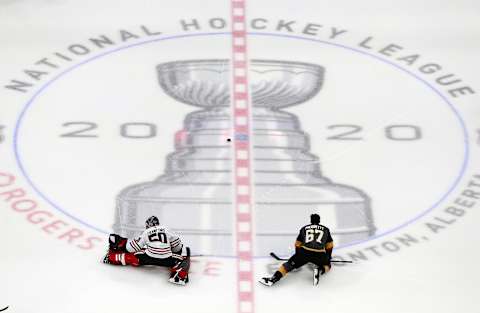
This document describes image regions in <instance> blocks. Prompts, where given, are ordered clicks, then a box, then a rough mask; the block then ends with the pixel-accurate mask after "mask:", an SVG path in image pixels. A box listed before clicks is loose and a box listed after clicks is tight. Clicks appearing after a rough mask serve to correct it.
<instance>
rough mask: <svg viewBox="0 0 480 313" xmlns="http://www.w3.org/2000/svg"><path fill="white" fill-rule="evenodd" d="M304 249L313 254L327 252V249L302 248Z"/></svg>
mask: <svg viewBox="0 0 480 313" xmlns="http://www.w3.org/2000/svg"><path fill="white" fill-rule="evenodd" d="M302 248H303V249H305V250H308V251H313V252H325V249H313V248H309V247H305V246H302Z"/></svg>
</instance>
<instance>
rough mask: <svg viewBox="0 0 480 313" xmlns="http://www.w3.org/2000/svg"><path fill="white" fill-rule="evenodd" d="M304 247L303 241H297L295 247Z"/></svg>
mask: <svg viewBox="0 0 480 313" xmlns="http://www.w3.org/2000/svg"><path fill="white" fill-rule="evenodd" d="M302 245H303V242H301V241H298V240H297V241H295V247H297V248H300V247H301V246H302Z"/></svg>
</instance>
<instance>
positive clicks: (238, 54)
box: [231, 0, 255, 313]
mask: <svg viewBox="0 0 480 313" xmlns="http://www.w3.org/2000/svg"><path fill="white" fill-rule="evenodd" d="M231 23H232V64H231V69H232V91H231V94H232V104H233V105H232V130H233V135H234V136H233V140H234V149H233V152H234V153H233V158H234V175H235V176H234V179H233V181H234V184H233V185H234V188H235V189H234V195H235V196H234V197H235V202H234V206H235V207H234V208H235V221H236V222H235V238H236V253H237V254H236V255H237V293H238V294H237V300H238V301H237V312H238V313H253V312H254V311H255V301H254V300H255V297H254V292H253V259H252V255H253V240H252V238H253V235H252V234H253V224H252V220H253V218H252V204H253V201H252V199H253V197H252V192H253V185H252V180H251V174H252V168H251V166H252V164H251V163H252V162H251V160H252V159H251V156H252V154H251V145H250V139H251V138H252V137H251V125H250V97H249V91H248V54H247V38H246V23H245V0H232V1H231Z"/></svg>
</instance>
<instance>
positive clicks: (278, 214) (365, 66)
mask: <svg viewBox="0 0 480 313" xmlns="http://www.w3.org/2000/svg"><path fill="white" fill-rule="evenodd" d="M254 21H255V22H253V21H252V23H251V27H253V28H255V27H260V26H262V25H263V26H265V27H267V26H266V25H268V23H270V22H271V23H273V21H269V20H268V19H260V18H257V19H254ZM180 25H184V24H180ZM222 25H223V24H222ZM282 25H283V26H282V28H279V29H278V30H277V33H262V32H260V31H261V29H256V30H257V31H258V32H254V33H251V34H249V36H248V40H249V47H250V53H249V58H250V59H249V60H245V62H248V65H249V67H248V72H247V73H243V75H245V76H248V86H247V87H246V88H248V91H249V97H250V98H249V99H246V101H247V100H248V101H250V102H248V103H249V108H250V116H249V120H248V121H247V120H246V119H245V117H242V118H238V119H237V118H236V117H235V116H234V115H233V114H232V112H233V111H232V99H231V98H232V94H234V93H237V92H240V93H241V92H244V91H242V90H237V89H235V88H233V87H232V86H233V85H232V59H231V50H230V48H231V42H230V37H229V34H227V33H207V32H206V33H202V32H199V30H198V29H197V30H196V32H193V31H192V30H191V29H190V28H188V27H184V31H185V32H186V34H182V35H178V36H166V35H165V34H162V33H161V32H157V31H153V30H152V29H153V28H149V27H146V26H142V27H141V28H139V29H140V30H142V32H143V33H144V34H145V38H142V37H141V36H140V35H139V34H140V31H138V34H137V35H136V36H134V35H133V34H134V32H133V31H131V32H129V35H128V36H127V33H126V31H125V30H124V31H123V32H121V34H122V36H121V38H122V40H123V41H124V42H126V41H129V42H128V44H126V43H125V44H123V42H122V43H118V44H119V45H120V44H123V45H121V46H119V47H116V48H115V49H113V48H112V49H111V50H109V51H107V50H106V49H108V48H110V46H113V45H115V44H116V43H115V42H114V40H113V39H111V38H107V37H105V36H104V37H101V38H100V37H99V38H92V39H91V40H90V41H88V42H86V43H84V44H82V46H84V47H85V49H83V51H85V53H84V54H82V55H80V54H78V55H75V53H73V52H72V53H70V52H69V51H70V50H66V51H59V52H56V54H55V55H57V56H58V55H62V56H63V58H62V59H61V60H60V59H58V58H57V59H58V60H57V63H58V64H56V63H55V67H53V66H51V65H50V68H51V70H52V71H53V70H55V71H58V72H57V76H55V77H54V78H51V79H50V80H48V81H45V84H44V85H43V86H41V87H40V88H39V89H38V90H37V91H35V93H33V92H32V95H31V98H29V100H28V101H27V102H26V103H25V105H24V106H23V109H22V111H21V114H19V119H18V121H17V125H15V128H14V129H15V135H14V136H13V137H14V144H13V146H14V149H15V151H14V154H15V156H16V158H17V163H18V164H19V168H20V170H21V174H22V175H24V176H25V177H26V181H27V182H28V183H29V184H30V185H31V186H32V188H33V189H34V191H35V192H36V194H37V195H39V196H40V197H41V198H42V199H43V200H45V203H47V204H48V205H51V206H52V207H54V208H56V209H57V210H58V211H59V212H61V213H62V214H65V216H67V217H68V218H71V219H72V220H74V221H75V223H79V224H81V225H83V226H85V227H86V228H89V229H90V230H94V231H96V232H98V233H110V232H111V230H112V225H113V231H114V232H116V233H119V234H120V235H122V236H133V235H134V234H138V233H139V231H140V230H141V229H143V223H144V221H145V218H146V217H148V216H151V215H155V216H158V217H159V219H160V220H161V222H162V223H165V224H167V225H169V226H170V228H171V229H172V230H173V231H177V232H178V233H179V234H180V235H181V236H182V238H184V239H185V242H186V244H187V245H191V246H193V247H195V249H197V252H198V253H202V254H208V255H217V256H231V255H233V254H234V253H235V251H234V244H233V240H234V233H235V231H234V228H235V227H237V226H238V225H237V226H236V225H235V224H234V222H235V210H234V209H233V208H232V206H233V196H232V195H233V192H232V188H233V187H232V186H233V185H232V183H233V174H232V173H233V172H234V171H235V173H237V176H239V177H240V178H241V177H248V178H249V179H251V182H252V183H251V186H250V189H249V190H247V191H248V192H249V194H251V195H252V199H253V200H252V201H253V206H252V208H251V213H252V221H253V224H252V225H250V224H249V225H242V227H244V228H245V229H247V230H248V231H251V232H252V234H254V241H253V252H254V254H255V255H256V256H265V255H268V252H270V251H272V250H275V251H276V252H278V253H279V254H282V255H287V254H289V253H290V252H291V251H289V250H288V244H287V243H288V242H291V241H292V240H294V239H295V238H294V237H295V235H296V234H297V232H298V228H299V227H300V226H301V225H303V224H304V223H305V217H306V216H308V215H309V214H311V213H318V214H320V216H321V217H322V222H323V223H325V224H326V225H328V226H329V227H330V229H331V230H332V234H333V236H334V240H335V242H336V244H337V248H342V247H349V246H356V245H361V244H362V243H364V242H367V241H369V240H372V239H377V238H383V237H385V238H386V237H388V236H389V235H390V234H395V233H397V232H399V231H400V230H403V229H406V227H407V226H410V225H414V224H415V223H416V222H418V221H420V220H421V219H422V218H426V217H427V215H428V214H429V213H431V212H433V211H434V210H437V209H439V208H441V207H442V206H443V205H445V204H444V202H445V201H447V200H448V199H450V197H452V196H453V195H452V193H453V192H454V191H456V190H457V188H458V185H459V183H460V182H461V180H462V177H464V174H465V171H466V164H467V161H468V157H469V149H468V140H466V138H467V130H466V129H467V128H466V126H465V122H464V121H463V119H462V116H461V115H460V114H459V112H458V111H457V109H456V107H455V105H454V104H453V103H452V102H451V100H452V99H451V98H454V97H457V96H458V92H457V93H455V94H453V93H452V92H450V91H451V90H450V91H448V90H447V92H444V91H441V90H440V88H441V87H442V86H452V88H453V86H455V84H457V83H458V82H457V81H460V80H454V79H453V78H452V76H449V75H446V74H445V73H442V70H441V69H442V68H443V67H441V66H439V65H434V64H433V63H430V62H428V60H427V59H426V58H423V57H422V56H420V55H417V54H414V53H413V52H412V53H411V54H408V53H406V54H405V55H400V54H401V53H402V52H403V51H402V50H401V49H398V48H395V47H397V46H398V45H393V44H392V45H389V46H387V47H383V46H380V45H379V46H378V47H376V46H375V44H376V43H375V40H374V39H373V38H370V37H369V38H370V39H368V40H363V39H361V38H360V39H358V40H355V41H354V40H352V42H350V43H349V44H346V43H342V44H338V43H337V42H336V40H338V38H344V39H343V40H345V41H347V40H348V38H350V37H347V36H345V32H339V31H338V30H337V31H336V32H334V33H333V32H332V36H331V38H330V41H322V40H316V39H315V40H312V38H313V37H308V36H313V35H312V33H313V28H312V27H310V28H308V32H303V33H302V34H300V33H299V34H293V33H294V31H295V29H294V26H292V25H293V24H289V25H290V26H288V28H289V34H288V37H287V36H284V34H283V35H282V31H283V32H284V31H285V29H286V28H287V26H285V25H286V24H282ZM184 26H185V25H184ZM182 27H183V26H182ZM219 27H220V26H219ZM225 27H226V26H225ZM290 29H291V31H290ZM216 30H220V28H219V29H216ZM344 36H345V37H344ZM148 37H151V38H150V39H147V38H148ZM152 38H153V39H152ZM107 39H109V40H107ZM130 40H131V43H132V44H130ZM134 41H135V42H134ZM72 46H76V47H77V46H79V44H75V45H72ZM95 49H97V50H95ZM100 49H105V50H103V51H102V53H101V54H100V53H96V54H95V51H97V52H98V51H100ZM75 51H77V50H75ZM90 55H91V56H90ZM171 56H175V57H174V58H172V57H171ZM75 58H77V59H75ZM42 60H43V61H42V62H37V64H36V65H35V66H36V67H37V68H36V71H37V72H38V73H40V72H42V70H41V68H39V67H42V66H43V67H47V66H49V65H48V64H52V62H53V60H47V61H48V62H47V61H45V60H44V59H42ZM74 61H78V62H77V63H76V64H75V65H73V63H74ZM61 62H64V63H61ZM69 62H72V63H69ZM60 63H61V64H60ZM62 66H63V68H62ZM34 70H35V69H33V68H32V69H28V71H27V72H26V73H32V71H34ZM43 72H45V73H47V71H46V70H45V69H44V70H43ZM47 74H48V73H47ZM47 74H41V76H39V77H38V78H39V79H38V81H41V80H42V79H44V77H45V78H46V77H47ZM39 75H40V74H39ZM428 75H430V77H433V75H437V76H440V77H439V78H438V79H436V80H435V81H436V83H431V82H429V77H428ZM52 77H53V76H52ZM93 78H95V79H93ZM24 80H25V79H24ZM12 81H17V83H16V84H17V85H15V86H16V88H17V89H19V88H20V89H21V90H20V91H22V92H17V93H18V94H21V95H26V94H28V92H29V91H30V89H28V88H30V87H29V85H28V84H27V82H25V83H24V84H23V85H21V86H20V85H18V84H19V83H18V81H20V80H19V79H15V80H12ZM35 83H38V82H35ZM447 83H449V84H447ZM30 85H33V84H30ZM11 86H12V84H10V87H11ZM465 88H466V87H465ZM9 89H10V90H12V89H13V91H12V92H16V91H15V90H16V89H15V88H9ZM462 90H465V89H462ZM17 91H18V90H17ZM457 91H458V90H457ZM240 110H241V108H240ZM52 112H55V114H52ZM45 117H48V118H45ZM437 121H439V122H437ZM247 122H248V123H249V125H250V127H251V132H250V136H245V135H243V134H242V135H238V136H232V129H233V125H235V127H239V128H240V129H241V127H242V125H246V124H247ZM8 131H9V129H8V128H7V129H2V126H1V125H0V142H1V141H2V136H5V135H4V134H7V132H8ZM38 138H41V147H40V146H39V144H40V141H39V140H38ZM228 139H230V141H228ZM245 142H248V144H249V145H250V146H251V150H250V151H251V155H244V154H242V155H235V157H236V158H245V160H247V159H248V160H249V162H251V169H252V170H251V171H247V170H245V168H242V165H241V164H240V165H238V164H234V162H233V161H232V160H233V157H234V155H233V151H234V150H233V147H234V146H235V145H237V144H242V143H245ZM445 151H449V153H444V152H445ZM240 163H241V162H240ZM47 165H48V166H47ZM432 182H434V183H432ZM465 188H466V187H465ZM469 188H470V187H469ZM472 190H473V189H472ZM472 192H474V191H472ZM467 194H468V192H467ZM459 201H460V200H459ZM465 201H466V200H465ZM445 210H446V208H445ZM449 210H450V212H453V210H452V209H449ZM446 212H447V211H446ZM456 212H457V211H456ZM446 214H450V213H448V212H447V213H446ZM450 215H451V214H450ZM435 217H438V218H440V220H444V221H446V222H448V221H449V219H448V218H447V217H448V216H447V217H445V218H443V217H441V216H435ZM424 224H425V225H427V224H428V223H426V222H424ZM429 225H430V226H427V228H426V231H427V233H423V232H421V231H419V232H418V233H415V234H413V233H409V232H406V233H408V235H410V236H411V237H412V238H413V237H415V238H417V239H418V240H421V238H423V237H428V235H429V233H428V232H430V233H431V232H434V231H433V230H432V229H435V230H438V229H441V228H438V227H447V226H446V225H448V224H446V223H443V224H442V222H440V221H438V220H437V222H435V221H430V223H429ZM432 225H437V226H432ZM436 227H437V228H436Z"/></svg>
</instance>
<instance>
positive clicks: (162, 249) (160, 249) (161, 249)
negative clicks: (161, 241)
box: [147, 246, 170, 251]
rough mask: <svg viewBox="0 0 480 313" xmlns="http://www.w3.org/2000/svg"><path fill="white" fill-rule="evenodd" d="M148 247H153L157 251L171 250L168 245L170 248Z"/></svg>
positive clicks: (149, 247) (150, 247)
mask: <svg viewBox="0 0 480 313" xmlns="http://www.w3.org/2000/svg"><path fill="white" fill-rule="evenodd" d="M147 249H152V250H157V251H168V250H170V247H168V248H156V247H152V246H148V247H147Z"/></svg>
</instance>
